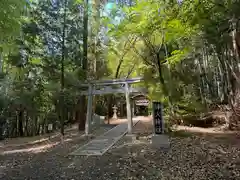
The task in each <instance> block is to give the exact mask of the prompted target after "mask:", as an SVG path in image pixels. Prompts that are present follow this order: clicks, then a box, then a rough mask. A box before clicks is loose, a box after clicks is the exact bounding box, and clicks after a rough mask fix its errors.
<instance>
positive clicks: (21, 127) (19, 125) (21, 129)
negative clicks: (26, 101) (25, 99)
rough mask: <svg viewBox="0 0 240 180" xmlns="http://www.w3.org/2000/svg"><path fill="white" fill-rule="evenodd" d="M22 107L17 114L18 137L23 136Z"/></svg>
mask: <svg viewBox="0 0 240 180" xmlns="http://www.w3.org/2000/svg"><path fill="white" fill-rule="evenodd" d="M23 112H24V111H23V109H22V107H20V109H19V112H18V133H19V136H20V137H23V136H24V132H23V120H24V113H23Z"/></svg>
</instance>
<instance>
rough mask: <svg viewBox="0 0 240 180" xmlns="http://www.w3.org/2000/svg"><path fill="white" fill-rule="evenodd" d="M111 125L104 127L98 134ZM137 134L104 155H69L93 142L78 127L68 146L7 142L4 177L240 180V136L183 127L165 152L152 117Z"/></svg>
mask: <svg viewBox="0 0 240 180" xmlns="http://www.w3.org/2000/svg"><path fill="white" fill-rule="evenodd" d="M113 123H119V122H118V121H115V122H113ZM109 128H110V127H108V126H106V127H105V126H104V127H102V128H100V129H98V130H96V131H95V132H94V135H95V136H97V135H100V134H102V133H104V132H106V131H107V130H108V129H109ZM186 131H187V132H186ZM134 132H135V134H138V138H137V139H132V137H129V136H124V138H122V139H121V140H120V141H119V142H118V143H117V144H115V146H114V147H113V148H111V149H110V150H109V151H108V152H107V153H106V154H104V155H103V156H88V157H87V156H69V153H71V152H73V151H74V150H75V149H76V148H78V147H79V146H80V145H81V144H84V143H86V142H87V141H88V140H89V139H88V140H87V139H86V138H85V137H84V136H82V134H81V133H78V132H77V129H74V128H73V129H72V130H69V131H68V132H67V133H66V137H65V141H64V143H63V144H61V143H60V140H59V138H58V137H55V138H54V137H53V138H51V139H50V140H48V141H43V142H40V143H37V144H29V143H28V144H27V145H26V146H25V147H24V146H23V145H21V146H15V147H14V146H9V143H8V146H6V145H5V146H4V145H3V146H2V151H1V152H0V179H4V180H8V179H9V180H10V179H17V180H25V179H39V180H48V179H50V180H55V179H64V180H65V179H69V180H77V179H79V180H88V179H89V180H108V179H109V180H114V179H116V180H118V179H119V180H125V179H139V180H140V179H142V180H143V179H147V180H158V179H159V180H160V179H161V180H165V179H169V180H174V179H176V180H188V179H191V180H194V179H197V180H205V179H206V180H209V179H214V180H215V179H218V180H221V179H222V180H234V179H236V180H237V179H240V158H239V157H240V141H239V140H240V137H239V136H238V135H237V134H233V133H223V132H218V133H216V132H215V131H212V130H209V131H206V129H205V130H204V129H202V131H201V130H199V129H198V128H197V131H196V128H195V129H194V128H185V129H184V128H183V127H179V129H178V131H177V132H176V133H173V134H171V135H170V141H171V147H170V149H168V150H166V149H165V150H161V149H154V148H152V146H151V142H150V140H151V136H150V135H151V133H152V125H151V119H149V118H148V119H147V118H145V119H143V120H142V121H140V122H139V123H137V125H136V126H135V127H134ZM212 132H214V133H212Z"/></svg>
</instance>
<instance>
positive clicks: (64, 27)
mask: <svg viewBox="0 0 240 180" xmlns="http://www.w3.org/2000/svg"><path fill="white" fill-rule="evenodd" d="M66 11H67V0H64V14H63V30H62V58H61V93H60V107H61V115H60V118H61V119H60V121H61V134H62V136H64V120H65V119H64V111H65V108H64V86H65V85H64V61H65V31H66Z"/></svg>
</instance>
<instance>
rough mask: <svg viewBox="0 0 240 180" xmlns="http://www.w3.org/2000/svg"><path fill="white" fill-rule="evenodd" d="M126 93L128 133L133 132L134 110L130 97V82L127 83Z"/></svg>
mask: <svg viewBox="0 0 240 180" xmlns="http://www.w3.org/2000/svg"><path fill="white" fill-rule="evenodd" d="M125 95H126V105H127V120H128V133H129V134H132V127H133V122H132V110H131V103H130V97H129V85H128V83H125Z"/></svg>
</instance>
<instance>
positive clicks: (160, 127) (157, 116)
mask: <svg viewBox="0 0 240 180" xmlns="http://www.w3.org/2000/svg"><path fill="white" fill-rule="evenodd" d="M153 127H154V133H155V134H164V121H163V105H162V103H161V102H153Z"/></svg>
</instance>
